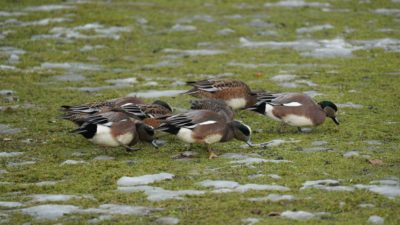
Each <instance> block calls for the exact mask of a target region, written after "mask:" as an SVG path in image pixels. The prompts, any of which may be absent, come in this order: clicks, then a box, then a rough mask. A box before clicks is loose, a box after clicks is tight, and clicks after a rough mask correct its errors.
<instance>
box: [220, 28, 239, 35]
mask: <svg viewBox="0 0 400 225" xmlns="http://www.w3.org/2000/svg"><path fill="white" fill-rule="evenodd" d="M216 33H217V34H219V35H229V34H232V33H235V30H232V29H230V28H224V29H221V30H218V31H217V32H216Z"/></svg>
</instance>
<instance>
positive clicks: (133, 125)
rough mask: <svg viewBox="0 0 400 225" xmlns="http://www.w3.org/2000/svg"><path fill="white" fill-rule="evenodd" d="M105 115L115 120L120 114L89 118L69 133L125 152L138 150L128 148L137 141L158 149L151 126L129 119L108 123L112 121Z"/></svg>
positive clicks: (105, 114)
mask: <svg viewBox="0 0 400 225" xmlns="http://www.w3.org/2000/svg"><path fill="white" fill-rule="evenodd" d="M107 113H108V114H107ZM107 115H112V116H113V118H114V119H115V118H116V117H115V115H122V114H118V113H109V112H105V113H104V115H95V116H91V117H90V119H89V120H87V121H86V122H85V123H83V124H82V125H81V126H80V127H79V128H78V129H75V130H73V131H71V132H73V133H78V134H81V135H82V136H83V137H85V138H86V139H88V140H89V141H91V142H92V143H94V144H97V145H100V146H108V147H117V146H123V147H125V149H126V150H127V151H134V150H139V149H137V148H136V149H135V148H131V147H130V146H133V145H135V144H136V143H137V142H139V141H142V142H148V143H151V144H152V145H153V146H154V147H156V148H157V147H158V146H157V144H156V141H155V138H154V129H153V128H152V127H151V126H148V125H146V124H144V123H143V122H142V121H140V120H136V119H133V118H129V117H127V118H126V117H125V119H122V120H119V121H116V122H110V120H112V119H108V118H107ZM121 117H124V116H123V115H122V116H121Z"/></svg>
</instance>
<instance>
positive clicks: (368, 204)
mask: <svg viewBox="0 0 400 225" xmlns="http://www.w3.org/2000/svg"><path fill="white" fill-rule="evenodd" d="M358 207H360V208H374V207H375V205H374V204H371V203H361V204H359V205H358Z"/></svg>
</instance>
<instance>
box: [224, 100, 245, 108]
mask: <svg viewBox="0 0 400 225" xmlns="http://www.w3.org/2000/svg"><path fill="white" fill-rule="evenodd" d="M226 104H227V105H229V106H230V107H232V109H241V108H244V107H245V106H246V99H244V98H233V99H230V100H227V101H226Z"/></svg>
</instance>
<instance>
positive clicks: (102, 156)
mask: <svg viewBox="0 0 400 225" xmlns="http://www.w3.org/2000/svg"><path fill="white" fill-rule="evenodd" d="M114 159H115V158H114V157H112V156H108V155H99V156H96V157H94V158H93V160H97V161H109V160H114Z"/></svg>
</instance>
